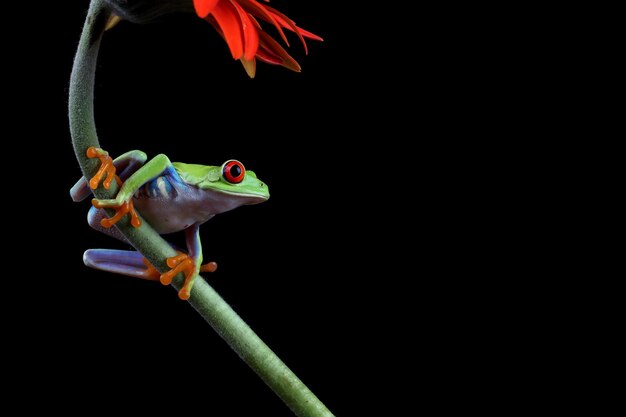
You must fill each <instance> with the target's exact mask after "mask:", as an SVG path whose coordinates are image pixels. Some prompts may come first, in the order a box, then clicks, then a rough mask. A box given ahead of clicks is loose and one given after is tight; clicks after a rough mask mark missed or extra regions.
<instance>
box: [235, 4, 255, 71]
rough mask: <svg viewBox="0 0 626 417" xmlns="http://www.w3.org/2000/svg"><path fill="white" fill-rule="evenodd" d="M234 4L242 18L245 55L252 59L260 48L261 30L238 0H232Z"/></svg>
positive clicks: (247, 58) (248, 59)
mask: <svg viewBox="0 0 626 417" xmlns="http://www.w3.org/2000/svg"><path fill="white" fill-rule="evenodd" d="M232 4H233V6H235V9H236V10H237V13H239V19H240V20H241V30H242V32H243V57H244V59H246V60H247V61H250V60H252V59H254V56H255V55H256V51H257V49H258V48H259V32H258V31H257V29H256V27H255V26H254V24H253V23H252V20H250V17H249V16H248V13H246V12H245V10H243V9H242V8H241V6H240V5H239V4H238V3H237V2H236V1H234V2H232ZM244 66H245V65H244ZM248 74H249V73H248Z"/></svg>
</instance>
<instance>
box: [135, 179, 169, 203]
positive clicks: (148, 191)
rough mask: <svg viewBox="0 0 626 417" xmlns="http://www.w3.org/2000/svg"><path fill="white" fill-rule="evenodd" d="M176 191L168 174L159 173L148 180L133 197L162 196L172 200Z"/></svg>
mask: <svg viewBox="0 0 626 417" xmlns="http://www.w3.org/2000/svg"><path fill="white" fill-rule="evenodd" d="M177 195H178V193H177V192H176V189H175V188H174V186H173V185H172V182H171V179H170V177H169V175H167V174H166V175H161V176H158V177H156V178H154V179H153V180H150V181H148V182H147V183H145V184H144V185H143V186H142V187H140V188H139V189H138V190H137V192H136V193H135V198H162V199H169V200H173V199H175V198H176V196H177Z"/></svg>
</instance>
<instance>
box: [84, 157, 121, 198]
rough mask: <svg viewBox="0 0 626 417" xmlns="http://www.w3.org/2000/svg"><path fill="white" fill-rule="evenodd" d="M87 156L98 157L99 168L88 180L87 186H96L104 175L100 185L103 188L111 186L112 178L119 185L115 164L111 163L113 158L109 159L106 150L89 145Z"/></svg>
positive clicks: (94, 187) (92, 187)
mask: <svg viewBox="0 0 626 417" xmlns="http://www.w3.org/2000/svg"><path fill="white" fill-rule="evenodd" d="M87 157H88V158H98V159H99V160H100V168H99V169H98V172H96V175H94V176H93V177H92V178H91V179H90V180H89V187H91V189H92V190H95V189H96V188H98V184H100V181H102V178H103V177H104V176H105V175H106V177H105V178H104V181H103V182H102V185H103V186H104V188H105V189H107V190H108V189H109V188H111V183H112V182H113V180H115V181H116V182H117V185H121V183H122V181H121V180H120V178H119V177H118V176H117V175H115V166H114V165H113V159H111V157H110V156H109V153H108V152H107V151H105V150H102V149H100V148H94V147H93V146H90V147H89V148H88V149H87Z"/></svg>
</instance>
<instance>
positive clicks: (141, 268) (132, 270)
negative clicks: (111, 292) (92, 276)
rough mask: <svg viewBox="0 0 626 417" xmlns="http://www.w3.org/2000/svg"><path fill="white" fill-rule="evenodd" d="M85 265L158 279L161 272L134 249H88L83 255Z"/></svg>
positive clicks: (142, 277) (151, 279)
mask: <svg viewBox="0 0 626 417" xmlns="http://www.w3.org/2000/svg"><path fill="white" fill-rule="evenodd" d="M83 262H84V263H85V265H86V266H88V267H90V268H94V269H99V270H101V271H107V272H112V273H114V274H121V275H127V276H129V277H135V278H141V279H147V280H150V281H158V280H159V278H160V277H161V274H160V273H159V272H158V271H157V270H156V269H154V267H153V266H152V265H150V263H148V261H146V260H145V258H144V257H143V255H142V254H141V253H139V252H137V251H134V250H117V249H89V250H87V251H86V252H85V254H84V255H83Z"/></svg>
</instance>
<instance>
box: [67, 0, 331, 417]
mask: <svg viewBox="0 0 626 417" xmlns="http://www.w3.org/2000/svg"><path fill="white" fill-rule="evenodd" d="M109 13H110V12H109V11H108V10H107V8H106V7H105V5H104V1H103V0H92V2H91V4H90V7H89V12H88V14H87V18H86V21H85V26H84V28H83V33H82V35H81V38H80V43H79V45H78V51H77V53H76V58H75V60H74V66H73V68H72V75H71V79H70V92H69V119H70V132H71V135H72V143H73V145H74V151H75V153H76V158H77V159H78V162H79V164H80V167H81V170H82V172H83V175H84V176H85V177H86V178H91V177H92V176H93V175H94V174H95V173H96V171H97V169H98V166H99V162H98V160H97V159H96V160H93V159H89V158H87V156H86V152H87V149H88V148H89V147H90V146H93V147H96V148H99V147H100V144H99V142H98V137H97V134H96V126H95V120H94V111H93V90H94V79H95V71H96V61H97V58H98V50H99V48H100V41H101V39H102V34H103V33H104V27H105V24H106V21H107V19H108V17H109ZM116 194H117V187H116V186H115V184H113V185H112V186H111V189H110V190H105V189H104V188H103V187H98V189H96V190H94V195H95V196H96V197H97V198H100V199H109V198H114V197H115V195H116ZM128 217H129V216H125V218H124V219H123V220H122V221H120V222H118V223H117V224H116V227H117V228H118V229H119V230H120V232H122V234H124V236H125V237H126V239H127V240H128V242H129V243H130V244H131V245H133V246H134V247H135V249H137V250H138V251H139V252H141V253H142V254H143V255H144V256H145V257H146V258H147V259H148V260H149V261H150V262H151V263H152V264H153V265H154V266H155V268H157V269H158V270H159V271H161V272H165V271H167V270H168V267H167V265H166V263H165V260H166V259H167V258H168V257H172V256H175V255H176V252H175V251H174V250H173V249H172V248H171V247H170V245H169V244H168V243H167V242H166V241H165V240H163V238H162V237H161V236H160V235H159V234H158V233H156V232H155V231H154V230H153V229H152V228H151V227H150V226H149V225H148V224H147V223H146V222H145V221H144V222H143V225H142V226H141V227H140V228H134V227H132V226H131V225H130V222H129V221H128ZM182 282H183V277H182V274H179V275H178V276H177V277H176V279H174V281H173V283H172V285H173V286H174V288H176V289H177V290H178V289H180V287H181V285H182ZM188 302H189V303H190V304H191V305H192V306H193V308H195V309H196V311H198V313H200V315H202V317H204V319H205V320H206V321H207V322H208V323H209V324H210V325H211V326H212V327H213V329H215V331H217V333H218V334H219V335H220V336H221V337H222V338H223V339H224V340H225V341H226V342H227V343H228V344H229V345H230V347H231V348H232V349H233V350H234V351H235V352H237V354H238V355H239V356H240V357H241V358H242V359H243V360H244V361H245V362H246V363H247V364H248V365H249V366H250V367H251V368H252V369H253V370H254V371H255V372H256V373H257V374H258V375H259V376H260V377H261V378H262V379H263V381H265V383H266V384H267V385H268V386H269V387H270V388H271V389H272V390H274V392H275V393H276V394H277V395H278V396H279V397H280V398H281V399H282V400H283V401H284V402H285V403H286V404H287V405H288V406H289V408H291V409H292V410H293V412H294V413H295V414H296V415H297V416H299V417H332V416H333V414H332V413H331V412H330V411H329V410H328V409H327V408H326V407H325V406H324V404H323V403H322V402H321V401H320V400H319V399H318V398H317V397H316V396H315V395H314V394H313V393H312V392H311V391H310V390H309V389H308V388H307V387H306V386H305V385H304V384H303V383H302V381H300V379H298V377H297V376H296V375H295V374H294V373H293V372H291V370H290V369H289V368H288V367H287V366H286V365H285V364H284V363H283V362H282V361H281V360H280V359H279V358H278V356H276V354H275V353H274V352H272V350H271V349H270V348H269V347H268V346H267V345H266V344H265V343H263V341H262V340H261V339H260V338H259V337H258V336H257V335H256V334H255V333H254V332H253V331H252V329H250V327H249V326H248V325H247V324H246V323H245V322H244V321H243V320H242V319H241V317H239V316H238V315H237V313H235V311H234V310H233V309H232V308H231V307H230V306H229V305H228V304H227V303H226V302H225V301H224V300H223V299H222V298H221V297H220V296H219V294H217V292H216V291H215V290H214V289H213V288H212V287H211V286H210V285H209V284H208V283H207V282H206V281H204V280H202V279H198V280H196V282H195V284H194V287H193V290H192V291H191V297H190V298H189V300H188Z"/></svg>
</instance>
